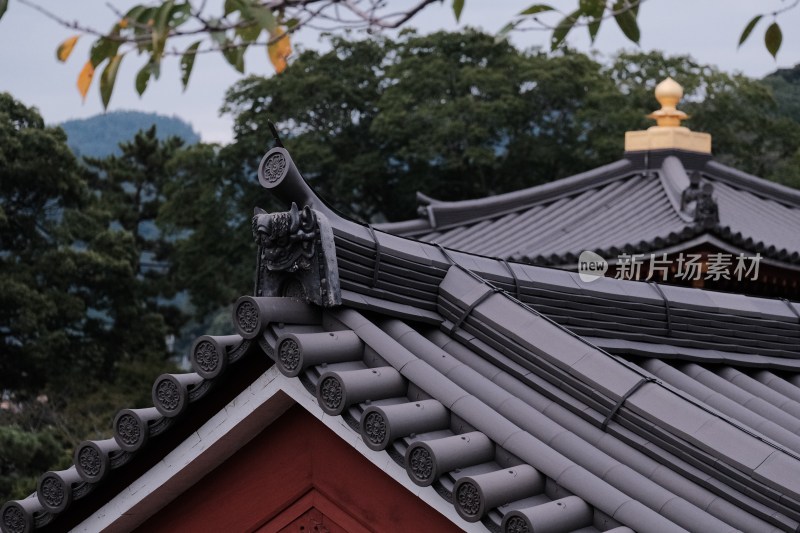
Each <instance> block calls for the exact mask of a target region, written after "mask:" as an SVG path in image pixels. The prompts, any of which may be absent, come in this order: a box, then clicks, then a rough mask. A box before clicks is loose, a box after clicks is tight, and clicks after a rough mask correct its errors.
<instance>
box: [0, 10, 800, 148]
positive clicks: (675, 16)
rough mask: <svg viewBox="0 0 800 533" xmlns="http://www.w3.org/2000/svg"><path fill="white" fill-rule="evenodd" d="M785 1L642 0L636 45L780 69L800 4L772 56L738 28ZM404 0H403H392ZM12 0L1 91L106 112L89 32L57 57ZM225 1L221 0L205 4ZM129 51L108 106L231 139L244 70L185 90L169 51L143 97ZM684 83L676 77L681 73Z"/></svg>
mask: <svg viewBox="0 0 800 533" xmlns="http://www.w3.org/2000/svg"><path fill="white" fill-rule="evenodd" d="M790 1H791V0H761V1H743V0H646V1H643V4H642V7H641V10H640V15H639V25H640V27H641V28H642V41H641V49H642V50H644V51H649V50H663V51H666V52H667V53H669V54H689V55H691V56H693V57H694V58H695V59H696V60H698V61H700V62H703V63H708V64H712V65H716V66H718V67H719V68H721V69H723V70H727V71H740V72H743V73H745V74H747V75H749V76H753V77H761V76H763V75H765V74H768V73H769V72H772V71H774V70H775V69H776V68H786V67H791V66H793V65H794V64H796V63H800V7H798V8H797V9H794V10H792V11H790V12H788V13H785V14H784V15H782V16H781V18H780V19H779V21H780V23H781V27H782V28H783V30H784V39H783V46H782V48H781V51H780V53H779V54H778V59H777V61H775V60H773V59H772V57H771V56H770V55H769V54H768V53H767V52H766V50H765V48H764V45H763V34H764V30H765V29H766V27H767V25H768V24H769V23H768V22H765V21H762V22H761V25H760V26H759V27H757V28H756V30H755V31H754V32H753V34H752V35H751V37H750V39H749V41H748V42H747V43H746V44H745V45H744V46H742V47H741V49H737V47H736V44H737V43H738V39H739V35H740V34H741V31H742V29H743V28H744V26H745V25H746V24H747V22H748V21H749V20H750V18H752V16H753V15H755V14H756V13H758V12H763V11H769V10H772V9H779V8H780V7H782V6H785V5H787V4H788V3H789V2H790ZM390 2H391V3H393V4H394V3H397V4H400V5H402V4H404V3H406V4H407V3H408V2H407V1H406V0H390ZM9 3H10V6H9V9H8V11H7V13H6V14H5V16H4V17H3V19H2V20H0V91H8V92H10V93H11V94H12V95H13V96H14V97H15V98H17V99H19V100H21V101H22V102H24V103H25V104H26V105H33V106H36V107H38V108H39V110H40V112H41V113H42V115H43V116H44V118H45V120H46V121H47V122H48V123H56V122H60V121H63V120H67V119H70V118H83V117H88V116H91V115H95V114H97V113H101V112H102V111H103V109H102V105H101V103H100V98H99V94H98V87H97V85H98V84H97V82H98V80H97V79H95V80H94V81H95V83H94V85H93V87H92V88H91V89H90V92H89V95H88V97H87V99H86V102H85V103H84V102H82V101H81V97H80V95H79V94H78V91H77V89H76V85H75V81H76V79H77V76H78V73H79V71H80V69H81V67H82V65H83V63H84V62H85V61H86V58H87V57H88V49H89V45H90V43H91V41H92V39H91V38H89V37H84V38H82V39H81V40H80V41H79V43H78V46H77V47H76V49H75V51H74V52H73V55H72V57H71V58H70V59H69V61H68V62H67V63H66V64H61V63H59V62H57V61H56V58H55V49H56V47H57V46H58V44H59V43H60V42H61V41H63V40H64V39H65V38H67V37H69V36H70V35H72V34H73V33H74V32H73V31H71V30H68V29H66V28H63V27H61V26H59V25H58V24H56V23H55V22H53V21H51V20H48V19H46V18H45V17H43V16H42V15H41V14H39V13H36V12H35V11H33V10H32V9H30V8H29V7H27V6H25V5H22V4H19V3H17V2H16V0H10V2H9ZM39 3H40V4H41V5H43V6H45V7H47V8H48V9H50V10H52V11H54V12H56V13H58V14H60V15H61V16H63V17H64V18H67V19H69V20H79V21H81V22H82V23H85V24H88V25H91V26H94V27H97V28H100V29H105V28H110V27H111V25H112V24H113V23H114V22H115V17H114V15H113V13H112V12H111V10H110V9H109V8H108V7H107V6H106V5H105V3H103V2H99V1H91V2H90V1H86V0H79V1H70V2H65V1H64V0H39ZM136 3H139V2H136V1H130V0H125V1H115V2H113V4H114V5H115V6H118V8H119V9H120V10H122V11H125V10H126V9H127V8H129V7H130V6H131V5H134V4H136ZM532 3H537V2H535V0H526V1H524V2H521V1H517V0H493V1H492V0H467V1H466V7H465V8H464V12H463V15H462V20H461V24H460V25H457V24H456V23H455V19H454V17H453V13H452V9H451V7H450V5H451V2H450V0H445V1H444V2H443V3H442V4H434V5H432V6H430V7H428V8H426V9H425V10H424V11H423V12H422V13H420V14H419V15H418V16H417V17H416V18H414V19H413V20H412V21H411V24H410V26H411V27H415V28H418V29H419V30H420V31H422V32H430V31H435V30H439V29H448V30H455V29H458V28H459V27H463V26H464V25H469V26H474V27H479V28H482V29H484V30H486V31H488V32H492V33H494V32H497V31H498V30H499V29H500V28H501V27H502V26H503V25H504V24H505V23H506V22H508V21H509V20H510V19H511V17H512V16H513V15H514V13H517V12H518V11H520V10H521V9H524V8H525V7H527V6H528V5H531V4H532ZM547 3H550V4H552V5H555V6H557V7H560V8H562V9H563V10H564V11H571V10H572V9H574V7H575V6H576V5H577V0H556V1H554V2H547ZM214 4H220V5H221V4H222V0H218V1H217V2H209V5H211V6H213V5H214ZM585 34H586V31H585V29H583V28H579V29H576V30H574V31H573V32H572V34H570V37H569V38H568V43H569V44H570V45H571V46H573V47H575V48H578V49H579V50H582V51H589V50H594V51H596V52H598V53H599V54H601V56H600V58H601V59H602V57H604V56H605V57H607V56H608V55H610V54H613V53H614V52H616V51H618V50H620V49H621V48H627V49H634V45H633V44H632V43H630V42H629V41H626V40H625V38H624V37H623V36H622V34H621V33H620V32H619V30H618V29H617V28H616V27H615V25H614V24H613V21H611V22H609V23H606V25H605V26H604V27H603V28H602V29H601V30H600V34H599V36H598V38H597V41H596V42H595V45H594V47H590V46H589V41H588V38H586V37H585ZM548 38H549V33H548V32H541V31H533V32H522V33H515V34H513V35H512V37H511V40H512V42H513V43H514V44H516V45H517V46H519V47H532V46H546V43H547V40H548ZM294 39H295V42H296V43H301V44H302V46H304V47H305V48H317V47H320V46H321V44H320V41H319V38H318V36H317V35H316V34H314V33H312V32H306V33H301V34H299V35H297V36H296V37H295V38H294ZM129 56H130V57H128V56H126V57H125V59H124V61H123V63H122V66H121V69H120V74H119V76H118V79H117V84H116V88H115V91H114V95H113V96H112V99H111V104H110V106H109V110H118V109H136V110H141V111H151V112H157V113H162V114H166V115H177V116H179V117H181V118H183V119H184V120H186V121H188V122H190V123H191V124H192V126H193V127H194V128H195V129H196V130H197V131H199V132H200V134H201V136H202V138H203V140H204V141H209V142H222V143H227V142H230V141H231V139H232V131H231V120H230V117H228V116H220V114H219V108H220V105H221V104H222V100H223V97H224V94H225V91H226V89H227V88H228V87H230V86H231V85H232V84H233V83H235V82H236V80H237V79H239V78H240V77H241V75H240V74H239V73H238V72H236V71H234V70H233V69H232V68H231V67H230V66H229V65H228V64H227V63H226V62H225V61H224V60H223V59H222V58H221V57H217V56H216V55H215V54H208V55H204V56H200V57H198V58H197V61H196V63H195V68H194V72H193V73H192V79H191V81H190V83H189V88H188V89H187V90H186V92H183V91H182V89H181V84H180V80H179V72H178V70H179V68H178V60H177V59H175V58H168V59H166V60H165V61H164V63H163V65H162V75H161V78H160V79H159V80H158V81H151V84H150V87H149V88H148V89H147V92H145V94H144V96H143V97H141V98H139V96H138V95H137V94H136V91H135V89H134V84H133V80H134V77H135V74H136V72H137V71H138V70H139V68H140V67H141V66H142V65H143V64H144V63H145V57H144V56H135V55H130V54H129ZM246 68H247V73H248V74H258V75H264V76H272V75H274V71H273V69H272V66H271V64H270V63H269V61H268V60H267V57H266V53H265V51H264V50H263V49H262V50H250V51H248V53H247V56H246ZM678 81H680V80H678Z"/></svg>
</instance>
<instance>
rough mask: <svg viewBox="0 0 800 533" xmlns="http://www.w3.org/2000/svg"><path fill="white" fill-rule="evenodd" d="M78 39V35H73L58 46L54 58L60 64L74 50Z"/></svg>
mask: <svg viewBox="0 0 800 533" xmlns="http://www.w3.org/2000/svg"><path fill="white" fill-rule="evenodd" d="M78 37H80V35H73V36H72V37H70V38H69V39H67V40H65V41H64V42H63V43H61V44H60V45H58V50H56V57H57V58H58V60H59V61H61V62H62V63H63V62H64V61H66V60H67V58H69V55H70V54H71V53H72V49H73V48H75V43H77V42H78Z"/></svg>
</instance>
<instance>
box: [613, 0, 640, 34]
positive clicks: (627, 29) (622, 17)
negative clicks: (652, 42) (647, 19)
mask: <svg viewBox="0 0 800 533" xmlns="http://www.w3.org/2000/svg"><path fill="white" fill-rule="evenodd" d="M613 10H614V11H619V13H617V14H616V15H614V19H615V20H616V21H617V26H619V29H620V30H622V33H623V34H624V35H625V37H627V38H628V39H629V40H631V41H632V42H634V43H636V44H639V39H640V37H641V35H640V33H639V24H638V23H637V22H636V12H634V11H633V9H632V8H631V7H630V4H629V3H628V2H627V1H625V0H619V1H618V2H617V3H615V4H614V7H613Z"/></svg>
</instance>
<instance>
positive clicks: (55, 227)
mask: <svg viewBox="0 0 800 533" xmlns="http://www.w3.org/2000/svg"><path fill="white" fill-rule="evenodd" d="M108 168H109V169H111V168H112V166H111V165H109V166H108ZM93 179H95V178H92V177H91V176H90V175H89V174H88V173H87V171H86V169H84V168H82V167H80V166H79V164H78V162H77V161H76V160H75V157H74V156H73V155H72V153H71V152H70V150H69V148H68V147H67V145H66V138H65V136H64V133H63V131H61V130H60V129H58V128H51V127H46V126H45V125H44V121H43V120H42V118H41V117H40V116H39V115H38V113H37V112H36V111H35V110H34V109H30V108H27V107H25V106H24V105H22V104H21V103H19V102H17V101H15V100H14V99H13V98H11V96H9V95H8V94H5V93H0V394H1V395H2V401H3V407H2V409H0V427H2V429H1V430H0V448H1V450H0V496H2V497H3V499H6V498H7V497H9V496H11V495H12V494H13V495H14V496H15V497H22V496H25V495H26V494H29V493H30V491H31V490H32V489H33V484H34V483H35V480H36V476H38V475H39V474H41V472H42V465H45V464H46V465H48V466H52V465H54V464H55V465H58V464H62V466H63V465H64V464H66V463H67V462H68V461H69V456H70V454H71V449H72V447H73V446H74V445H75V443H76V442H78V441H79V440H81V439H84V438H104V437H107V436H109V434H110V425H111V420H112V418H113V413H114V412H115V410H116V409H118V408H119V406H120V405H125V406H132V407H143V406H145V405H146V403H145V402H147V401H148V398H147V397H148V396H149V385H150V384H151V383H152V379H153V377H154V376H156V375H158V374H159V373H160V372H164V371H168V370H172V369H173V366H172V365H171V364H169V363H168V361H167V356H168V353H167V350H166V346H165V342H164V341H165V335H166V333H167V327H166V323H165V320H164V317H163V316H162V315H161V314H160V313H159V312H157V310H153V308H152V307H150V306H149V305H148V304H149V301H150V300H149V299H150V298H151V296H150V295H151V294H153V292H151V291H149V290H145V289H144V288H143V285H144V284H145V281H144V279H140V277H139V270H138V265H140V260H139V259H140V254H139V252H138V248H137V239H136V233H135V231H134V230H132V229H126V228H125V226H123V225H122V224H121V223H120V224H119V225H117V224H112V221H118V220H121V219H123V218H124V217H118V218H112V214H111V213H110V212H109V210H108V206H107V205H105V200H107V199H108V198H107V197H106V198H105V199H104V198H103V192H104V191H102V190H96V191H92V190H91V189H90V186H89V185H90V182H91V181H92V180H93ZM126 223H127V221H126ZM132 227H133V223H131V224H129V226H128V228H132Z"/></svg>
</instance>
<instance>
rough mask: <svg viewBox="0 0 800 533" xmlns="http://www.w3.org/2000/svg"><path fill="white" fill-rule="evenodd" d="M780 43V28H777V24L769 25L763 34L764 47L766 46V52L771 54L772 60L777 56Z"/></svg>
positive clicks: (781, 36)
mask: <svg viewBox="0 0 800 533" xmlns="http://www.w3.org/2000/svg"><path fill="white" fill-rule="evenodd" d="M781 42H783V33H781V27H780V26H778V23H777V22H773V23H772V24H770V25H769V28H767V32H766V33H765V34H764V45H766V47H767V51H768V52H769V53H770V54H772V57H773V58H775V57H776V56H777V55H778V50H779V49H780V47H781Z"/></svg>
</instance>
